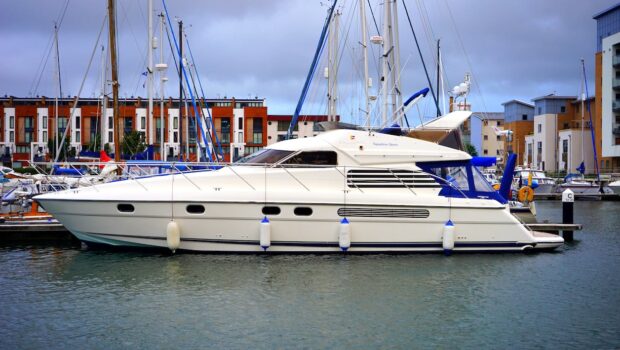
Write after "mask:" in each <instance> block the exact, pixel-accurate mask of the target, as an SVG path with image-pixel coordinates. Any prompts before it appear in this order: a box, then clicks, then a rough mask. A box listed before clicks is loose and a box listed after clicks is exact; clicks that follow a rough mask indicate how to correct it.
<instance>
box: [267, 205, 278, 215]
mask: <svg viewBox="0 0 620 350" xmlns="http://www.w3.org/2000/svg"><path fill="white" fill-rule="evenodd" d="M263 215H280V207H263Z"/></svg>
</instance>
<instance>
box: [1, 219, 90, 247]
mask: <svg viewBox="0 0 620 350" xmlns="http://www.w3.org/2000/svg"><path fill="white" fill-rule="evenodd" d="M48 241H62V242H79V240H78V239H77V238H75V236H73V235H72V234H71V232H69V231H68V230H67V229H66V228H65V227H64V226H63V225H62V224H61V223H59V222H58V221H57V220H56V219H51V220H50V219H35V220H21V221H18V220H11V221H5V222H4V223H0V242H1V243H8V242H48Z"/></svg>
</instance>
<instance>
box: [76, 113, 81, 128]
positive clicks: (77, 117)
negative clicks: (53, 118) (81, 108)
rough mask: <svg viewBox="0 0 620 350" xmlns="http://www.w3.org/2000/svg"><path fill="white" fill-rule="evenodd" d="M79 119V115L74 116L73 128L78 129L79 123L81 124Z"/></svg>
mask: <svg viewBox="0 0 620 350" xmlns="http://www.w3.org/2000/svg"><path fill="white" fill-rule="evenodd" d="M80 119H81V118H80V117H79V116H76V117H75V128H76V129H80V125H82V124H81V123H80Z"/></svg>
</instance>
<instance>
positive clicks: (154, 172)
mask: <svg viewBox="0 0 620 350" xmlns="http://www.w3.org/2000/svg"><path fill="white" fill-rule="evenodd" d="M53 165H62V167H63V168H65V169H71V170H72V172H73V173H74V175H54V174H51V173H50V172H51V171H52V169H54V167H53ZM30 166H31V167H32V168H33V169H35V171H36V172H37V174H39V176H40V177H42V178H43V179H46V181H45V180H44V182H48V183H54V181H56V180H59V178H60V177H63V178H64V177H66V178H74V179H76V180H77V181H73V182H71V183H70V184H69V183H66V184H65V185H66V186H67V187H66V188H80V187H91V186H92V185H96V184H101V183H105V182H113V181H124V180H128V181H135V182H136V183H137V184H138V185H139V186H140V187H142V188H143V189H144V190H145V191H148V187H147V185H146V184H145V183H144V181H143V180H144V179H146V178H150V177H157V176H167V175H172V174H178V175H180V176H182V177H183V178H184V179H185V180H187V181H188V182H189V183H190V184H191V185H192V186H194V187H195V188H196V189H197V190H199V191H202V190H203V188H202V187H201V186H200V185H199V184H198V183H196V181H194V180H193V179H192V177H191V176H188V175H189V174H192V173H196V172H204V171H214V170H220V169H226V170H228V171H230V172H231V173H232V174H234V175H235V176H236V177H237V178H239V179H240V180H241V181H243V182H244V183H245V184H246V185H248V187H250V188H251V189H252V190H254V191H257V190H258V189H257V188H256V187H255V186H254V185H252V182H251V181H249V180H248V179H247V178H246V177H244V175H243V174H242V173H240V172H239V171H238V169H239V168H242V167H254V168H255V167H258V168H264V169H265V170H267V169H281V170H282V171H283V172H284V173H285V174H287V176H289V177H291V179H293V180H294V181H295V182H296V183H298V184H299V185H300V186H301V187H302V188H303V189H305V190H306V191H308V192H311V191H312V186H311V185H310V184H308V183H304V181H303V179H302V178H300V177H299V176H298V175H296V174H295V172H294V171H292V170H293V169H299V168H304V169H308V168H312V169H328V170H329V169H331V170H333V171H334V172H335V173H336V174H338V176H339V177H342V179H343V186H344V187H345V191H350V190H352V189H354V190H356V191H358V192H359V193H365V192H364V190H363V189H362V188H361V187H359V186H358V185H357V184H356V183H355V182H354V181H348V178H347V171H348V170H351V169H356V170H375V171H376V170H384V171H386V172H387V173H389V174H391V175H392V176H394V178H395V179H396V180H397V181H399V182H400V185H401V186H402V187H404V188H406V189H407V190H408V191H409V192H410V193H411V194H412V195H416V196H417V195H418V194H417V192H416V191H415V186H412V185H411V184H409V183H407V182H405V181H403V179H402V178H400V176H398V174H396V173H395V172H394V170H395V169H393V168H387V167H376V166H342V165H340V166H337V165H328V164H263V163H260V164H259V163H211V162H191V163H189V162H180V161H179V162H163V161H146V162H136V163H133V162H118V163H116V162H111V161H110V162H88V163H85V162H63V163H62V164H51V163H43V162H30ZM104 169H108V170H107V172H105V171H104ZM110 169H112V170H110ZM413 171H414V172H419V173H420V174H424V175H425V176H428V177H430V178H432V179H433V180H435V181H436V182H437V183H438V184H439V185H440V186H447V187H449V188H450V190H454V191H455V192H457V193H458V194H459V195H460V196H462V197H463V198H469V196H467V194H466V193H465V192H464V191H463V190H461V189H460V188H458V187H457V186H455V185H454V184H453V183H452V182H450V181H448V180H446V179H444V178H442V177H440V176H437V175H435V174H432V173H427V172H424V171H420V170H413ZM268 173H269V172H268V171H265V176H268ZM77 174H80V175H77ZM85 177H89V179H92V180H93V181H90V182H87V181H79V179H80V178H85ZM66 188H63V189H66ZM94 188H95V189H96V190H98V189H97V187H96V186H94ZM59 190H60V189H59Z"/></svg>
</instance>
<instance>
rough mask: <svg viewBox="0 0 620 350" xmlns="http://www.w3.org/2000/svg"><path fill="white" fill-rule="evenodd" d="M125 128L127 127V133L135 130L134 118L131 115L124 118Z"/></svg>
mask: <svg viewBox="0 0 620 350" xmlns="http://www.w3.org/2000/svg"><path fill="white" fill-rule="evenodd" d="M123 129H125V134H129V133H130V132H132V131H133V119H132V118H131V117H125V118H123Z"/></svg>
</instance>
